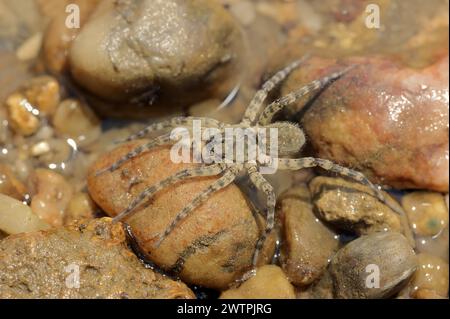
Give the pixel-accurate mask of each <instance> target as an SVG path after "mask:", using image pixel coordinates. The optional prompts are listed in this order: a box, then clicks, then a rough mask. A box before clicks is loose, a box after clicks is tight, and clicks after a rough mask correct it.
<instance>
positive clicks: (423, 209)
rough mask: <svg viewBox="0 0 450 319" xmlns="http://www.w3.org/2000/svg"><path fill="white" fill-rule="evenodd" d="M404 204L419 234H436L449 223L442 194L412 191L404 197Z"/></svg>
mask: <svg viewBox="0 0 450 319" xmlns="http://www.w3.org/2000/svg"><path fill="white" fill-rule="evenodd" d="M402 206H403V208H404V209H405V212H406V213H407V214H408V220H409V222H410V224H411V228H412V230H413V232H414V233H415V234H416V235H418V236H435V235H437V234H439V233H440V232H441V231H443V230H444V228H445V227H447V225H448V209H447V205H446V204H445V199H444V196H442V194H439V193H433V192H412V193H409V194H407V195H405V196H403V197H402Z"/></svg>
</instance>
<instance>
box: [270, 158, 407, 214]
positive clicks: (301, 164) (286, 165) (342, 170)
mask: <svg viewBox="0 0 450 319" xmlns="http://www.w3.org/2000/svg"><path fill="white" fill-rule="evenodd" d="M313 167H321V168H323V169H325V170H327V171H330V172H335V173H337V174H340V175H342V176H345V177H349V178H351V179H353V180H355V181H357V182H359V183H361V184H364V185H366V186H368V187H370V189H371V190H372V191H373V192H374V195H375V196H376V197H377V199H378V200H379V201H380V202H382V203H383V204H385V205H386V206H388V207H389V208H390V209H392V210H393V211H394V212H396V213H397V214H399V215H404V214H403V211H402V210H401V209H399V208H398V207H395V206H393V205H392V204H390V203H389V202H388V201H387V200H386V198H385V196H384V195H383V193H382V192H381V191H380V190H379V189H378V187H376V186H375V185H374V184H373V183H372V182H371V181H370V180H369V179H368V178H367V177H366V176H364V174H363V173H361V172H358V171H355V170H352V169H350V168H347V167H343V166H340V165H338V164H336V163H333V162H332V161H330V160H326V159H320V158H314V157H303V158H297V159H288V158H279V159H278V169H285V170H286V169H287V170H299V169H302V168H313Z"/></svg>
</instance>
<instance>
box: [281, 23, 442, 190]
mask: <svg viewBox="0 0 450 319" xmlns="http://www.w3.org/2000/svg"><path fill="white" fill-rule="evenodd" d="M425 20H426V21H428V20H427V19H425ZM447 21H448V18H447ZM446 28H447V29H448V22H447V27H446ZM446 33H447V36H446V38H447V37H448V31H446ZM357 39H358V40H359V38H357ZM397 42H398V41H397ZM446 42H447V41H446ZM439 47H440V48H445V47H446V45H445V44H442V45H440V46H439ZM406 52H407V53H408V55H410V56H411V54H410V53H411V50H407V51H406ZM432 52H434V51H432ZM413 56H415V55H413ZM397 59H398V57H397V56H395V57H393V58H379V57H348V58H343V59H335V58H330V59H325V58H318V57H312V58H310V59H309V60H308V61H307V62H305V63H304V64H303V65H302V67H301V68H299V69H298V70H296V71H294V72H293V73H292V75H291V76H290V77H289V78H288V80H287V81H286V83H285V84H284V85H283V88H282V90H281V95H285V94H287V93H288V92H291V91H293V90H296V89H299V88H300V87H302V86H303V85H305V84H307V83H309V82H310V81H312V80H316V79H320V78H322V77H324V76H326V75H329V74H331V73H332V72H336V71H339V70H342V69H343V68H345V67H346V66H349V65H355V66H356V67H355V68H353V69H352V70H351V71H349V72H348V73H347V74H345V75H344V76H342V77H341V78H339V80H337V81H335V82H334V83H332V84H331V85H329V86H328V87H327V88H326V89H325V90H323V92H322V93H321V94H320V95H319V96H318V97H317V99H315V100H314V103H312V104H311V105H310V107H308V109H307V110H306V111H305V114H304V116H303V117H302V126H303V127H304V129H305V133H306V135H307V136H308V137H309V141H310V142H311V144H312V146H313V148H314V150H315V153H314V154H315V156H317V157H320V158H325V159H330V160H332V161H334V162H336V163H338V164H341V165H343V166H346V167H351V168H354V169H356V170H358V171H360V172H362V173H364V174H365V175H366V176H367V177H368V178H369V179H370V180H371V181H372V182H374V183H377V184H381V185H389V186H392V187H395V188H398V189H427V190H433V191H438V192H448V189H449V187H448V185H449V169H448V167H449V157H448V153H449V138H448V137H449V135H448V127H449V122H448V116H449V107H448V98H447V96H448V83H449V78H448V68H449V64H448V62H449V58H448V50H446V52H445V53H444V54H442V53H435V58H434V59H435V61H433V62H432V63H431V64H429V65H427V66H426V67H422V68H411V67H409V66H407V65H403V64H401V63H398V60H397ZM374 83H376V85H374ZM310 97H311V96H310ZM361 101H364V103H361ZM304 102H305V99H302V100H301V101H299V102H298V103H296V106H294V107H292V109H290V110H291V112H297V111H298V110H299V109H300V108H301V107H302V106H303V104H302V103H304Z"/></svg>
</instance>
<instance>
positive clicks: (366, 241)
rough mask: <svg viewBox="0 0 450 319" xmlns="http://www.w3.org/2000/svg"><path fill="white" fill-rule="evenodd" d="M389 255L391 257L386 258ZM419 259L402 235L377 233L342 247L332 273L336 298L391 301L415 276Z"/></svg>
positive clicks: (331, 269) (331, 265)
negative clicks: (385, 299)
mask: <svg viewBox="0 0 450 319" xmlns="http://www.w3.org/2000/svg"><path fill="white" fill-rule="evenodd" d="M387 256H389V257H387ZM416 268H417V258H416V255H415V253H414V250H413V249H412V247H411V246H410V245H409V243H408V240H407V239H406V238H405V237H404V236H403V235H401V234H399V233H394V232H386V233H374V234H371V235H367V236H362V237H359V238H358V239H355V240H354V241H352V242H350V243H349V244H347V245H346V246H344V247H343V248H341V249H340V250H339V251H338V252H337V253H336V255H335V256H334V257H333V260H332V261H331V264H330V268H329V272H330V274H331V277H332V279H333V286H334V296H335V297H336V298H345V299H347V298H363V299H365V298H368V299H373V298H389V297H391V296H393V295H394V294H395V293H396V292H398V291H399V290H400V289H401V288H402V285H404V284H405V283H407V282H408V279H409V278H410V277H411V276H412V275H413V274H414V271H415V270H416Z"/></svg>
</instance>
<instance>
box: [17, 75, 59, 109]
mask: <svg viewBox="0 0 450 319" xmlns="http://www.w3.org/2000/svg"><path fill="white" fill-rule="evenodd" d="M23 94H24V95H25V97H26V98H27V100H28V101H29V102H30V104H31V105H32V106H33V107H34V108H36V109H37V110H39V112H42V113H43V114H45V115H53V114H54V113H55V111H56V108H57V106H58V104H59V101H60V99H61V93H60V85H59V83H58V81H57V80H56V79H55V78H54V77H51V76H48V75H42V76H38V77H35V78H32V79H31V80H29V81H28V82H27V83H26V85H25V86H24V87H23Z"/></svg>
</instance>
